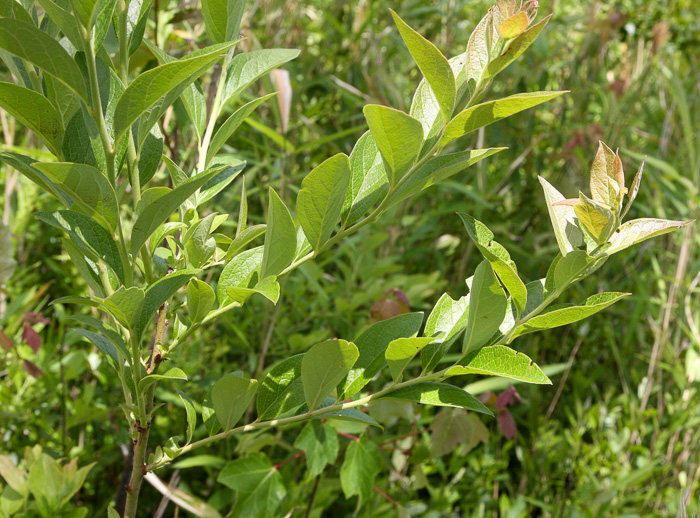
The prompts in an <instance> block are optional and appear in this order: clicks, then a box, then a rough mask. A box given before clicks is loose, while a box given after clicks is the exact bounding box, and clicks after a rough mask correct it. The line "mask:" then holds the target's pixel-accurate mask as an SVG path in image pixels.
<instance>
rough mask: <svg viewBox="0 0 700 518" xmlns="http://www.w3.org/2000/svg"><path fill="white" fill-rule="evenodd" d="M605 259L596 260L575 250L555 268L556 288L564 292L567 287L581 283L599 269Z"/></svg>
mask: <svg viewBox="0 0 700 518" xmlns="http://www.w3.org/2000/svg"><path fill="white" fill-rule="evenodd" d="M604 261H605V258H602V259H594V258H593V257H590V256H589V255H588V254H587V253H586V252H584V251H583V250H575V251H573V252H571V253H569V254H567V256H566V257H562V258H561V259H560V260H559V261H557V263H556V265H555V266H554V287H555V288H556V289H557V290H558V291H559V292H562V291H564V289H566V287H567V286H569V285H570V284H573V283H574V282H577V281H580V280H581V279H583V278H584V277H586V276H587V275H590V274H591V273H592V272H593V271H594V270H595V269H597V268H598V267H599V266H600V265H601V264H602V263H603V262H604Z"/></svg>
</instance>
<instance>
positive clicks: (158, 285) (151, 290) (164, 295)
mask: <svg viewBox="0 0 700 518" xmlns="http://www.w3.org/2000/svg"><path fill="white" fill-rule="evenodd" d="M197 273H199V270H196V269H192V268H191V269H187V270H178V271H176V272H173V273H170V274H167V275H166V276H165V277H162V278H160V279H158V280H157V281H156V282H154V283H153V284H151V285H150V286H149V287H148V289H147V290H146V293H145V296H144V299H143V306H142V307H141V311H140V314H139V318H138V321H137V322H136V326H135V333H136V336H137V338H140V337H141V335H142V334H143V332H144V331H145V330H146V328H147V327H148V324H149V322H151V320H153V315H154V314H155V313H156V311H158V308H160V307H161V306H162V305H163V304H165V303H166V302H167V301H168V300H169V299H170V297H172V296H173V295H175V293H176V292H177V291H178V290H179V289H180V288H182V287H183V286H184V285H185V284H187V283H188V282H189V280H190V279H191V278H192V277H194V276H195V275H196V274H197Z"/></svg>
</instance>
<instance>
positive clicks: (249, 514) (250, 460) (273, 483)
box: [217, 452, 287, 518]
mask: <svg viewBox="0 0 700 518" xmlns="http://www.w3.org/2000/svg"><path fill="white" fill-rule="evenodd" d="M217 480H218V481H219V483H221V484H224V485H225V486H227V487H229V488H231V489H234V490H236V491H237V492H238V498H237V499H236V504H235V505H234V507H233V511H232V514H231V516H232V517H233V518H267V517H269V516H276V511H277V508H278V507H279V506H280V504H281V503H282V502H283V501H284V497H285V496H286V494H287V490H286V489H285V487H284V483H283V481H282V475H280V473H279V470H277V469H276V468H274V467H273V466H272V463H271V462H270V460H269V459H268V458H267V457H266V456H265V454H263V453H259V452H256V453H251V454H250V455H248V456H246V457H244V458H242V459H237V460H234V461H233V462H229V463H228V464H227V465H226V467H224V469H223V470H221V473H219V478H218V479H217Z"/></svg>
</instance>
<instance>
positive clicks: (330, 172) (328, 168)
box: [297, 153, 350, 252]
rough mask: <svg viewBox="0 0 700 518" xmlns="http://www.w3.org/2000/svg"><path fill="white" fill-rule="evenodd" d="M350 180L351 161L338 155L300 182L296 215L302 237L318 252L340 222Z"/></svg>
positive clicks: (343, 155) (342, 154) (345, 156)
mask: <svg viewBox="0 0 700 518" xmlns="http://www.w3.org/2000/svg"><path fill="white" fill-rule="evenodd" d="M349 180H350V161H349V159H348V156H347V155H345V154H344V153H339V154H337V155H335V156H333V157H331V158H329V159H327V160H326V161H324V162H323V163H322V164H321V165H319V166H318V167H316V168H315V169H314V170H313V171H311V172H310V173H309V174H308V175H307V176H306V178H304V180H303V181H302V182H301V190H300V191H299V195H298V197H297V212H298V217H299V221H300V222H301V227H302V228H303V229H304V234H306V237H307V238H308V240H309V243H311V246H312V248H313V249H314V250H315V251H316V252H319V251H320V250H321V249H322V248H323V245H325V244H326V241H328V239H329V238H330V237H331V234H332V233H333V230H334V229H335V227H336V225H337V224H338V220H339V219H340V212H341V209H342V206H343V200H344V198H345V191H346V189H347V187H348V182H349Z"/></svg>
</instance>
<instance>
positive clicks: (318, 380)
mask: <svg viewBox="0 0 700 518" xmlns="http://www.w3.org/2000/svg"><path fill="white" fill-rule="evenodd" d="M359 354H360V353H359V351H358V350H357V347H356V346H355V344H353V343H348V342H346V341H345V340H327V341H325V342H321V343H318V344H316V345H314V346H313V347H312V348H311V349H309V350H308V352H307V353H306V354H305V355H304V359H303V360H302V362H301V377H302V382H303V384H304V398H305V400H306V404H307V405H308V407H309V412H312V411H313V410H315V409H316V407H317V406H318V405H319V404H320V403H321V402H322V401H323V400H324V399H325V398H326V396H327V395H328V394H330V393H331V392H332V391H333V389H334V388H335V387H336V385H338V383H339V382H340V381H341V380H342V379H343V378H344V377H345V375H346V374H347V373H348V372H349V371H350V369H351V368H352V366H353V365H354V364H355V362H356V361H357V358H358V356H359Z"/></svg>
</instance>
